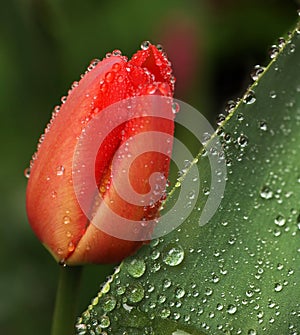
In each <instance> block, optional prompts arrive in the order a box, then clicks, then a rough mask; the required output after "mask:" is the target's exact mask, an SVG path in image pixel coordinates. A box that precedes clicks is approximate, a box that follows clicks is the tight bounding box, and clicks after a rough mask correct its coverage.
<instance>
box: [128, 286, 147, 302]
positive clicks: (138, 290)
mask: <svg viewBox="0 0 300 335" xmlns="http://www.w3.org/2000/svg"><path fill="white" fill-rule="evenodd" d="M144 295H145V292H144V289H143V286H142V285H140V284H133V285H130V286H128V287H127V289H126V297H127V298H128V301H129V302H132V303H137V302H139V301H141V300H142V299H143V298H144Z"/></svg>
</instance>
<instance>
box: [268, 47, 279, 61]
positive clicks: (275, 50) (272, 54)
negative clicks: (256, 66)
mask: <svg viewBox="0 0 300 335" xmlns="http://www.w3.org/2000/svg"><path fill="white" fill-rule="evenodd" d="M278 52H279V48H278V46H277V45H275V44H273V45H272V46H271V47H270V49H269V57H270V58H271V59H273V58H275V57H276V56H277V54H278Z"/></svg>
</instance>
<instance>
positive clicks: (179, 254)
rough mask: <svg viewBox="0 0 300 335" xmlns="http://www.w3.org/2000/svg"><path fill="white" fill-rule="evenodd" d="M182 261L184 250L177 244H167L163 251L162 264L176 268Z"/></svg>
mask: <svg viewBox="0 0 300 335" xmlns="http://www.w3.org/2000/svg"><path fill="white" fill-rule="evenodd" d="M183 259H184V250H183V249H182V247H181V246H180V245H179V244H173V243H171V244H169V245H167V246H166V247H165V248H164V250H163V262H164V263H165V264H167V265H169V266H177V265H179V264H180V263H181V262H182V261H183Z"/></svg>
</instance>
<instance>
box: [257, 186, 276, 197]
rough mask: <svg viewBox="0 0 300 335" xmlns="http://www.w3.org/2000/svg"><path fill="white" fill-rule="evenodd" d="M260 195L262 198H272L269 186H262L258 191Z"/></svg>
mask: <svg viewBox="0 0 300 335" xmlns="http://www.w3.org/2000/svg"><path fill="white" fill-rule="evenodd" d="M260 196H261V197H262V198H263V199H272V198H273V191H272V190H271V189H270V187H269V186H264V187H263V188H262V189H261V191H260Z"/></svg>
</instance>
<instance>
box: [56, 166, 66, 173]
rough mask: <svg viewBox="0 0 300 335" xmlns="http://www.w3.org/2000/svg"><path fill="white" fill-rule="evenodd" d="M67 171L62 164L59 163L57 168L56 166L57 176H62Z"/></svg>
mask: <svg viewBox="0 0 300 335" xmlns="http://www.w3.org/2000/svg"><path fill="white" fill-rule="evenodd" d="M64 172H65V168H64V167H63V166H62V165H59V166H58V167H57V168H56V175H57V176H62V175H63V174H64Z"/></svg>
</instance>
